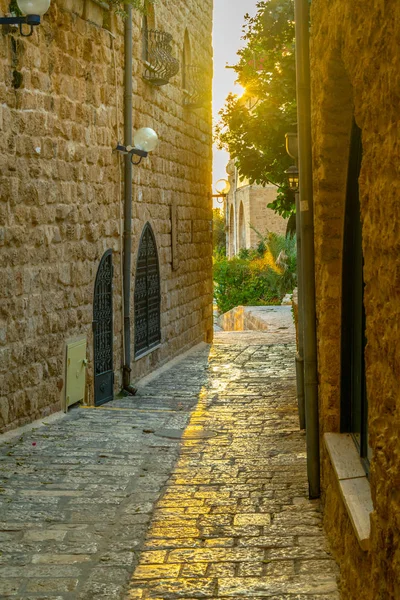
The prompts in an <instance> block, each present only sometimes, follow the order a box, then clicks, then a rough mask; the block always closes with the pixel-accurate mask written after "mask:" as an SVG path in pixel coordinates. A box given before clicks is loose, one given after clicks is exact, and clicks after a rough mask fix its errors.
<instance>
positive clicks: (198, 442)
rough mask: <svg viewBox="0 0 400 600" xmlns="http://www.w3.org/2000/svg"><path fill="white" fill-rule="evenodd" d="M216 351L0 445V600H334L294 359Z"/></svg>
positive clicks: (243, 344) (242, 345)
mask: <svg viewBox="0 0 400 600" xmlns="http://www.w3.org/2000/svg"><path fill="white" fill-rule="evenodd" d="M216 338H217V339H216V343H215V344H214V346H213V347H212V348H211V349H210V347H209V346H206V345H201V346H199V347H197V348H196V349H195V350H194V351H192V352H190V353H188V354H187V355H186V356H185V357H184V359H183V360H182V361H175V362H174V363H172V364H170V365H168V368H164V369H162V370H159V371H158V372H157V373H156V374H155V375H153V376H150V377H149V378H147V379H145V380H142V382H141V385H140V388H139V394H138V396H136V397H135V398H133V399H132V398H123V399H119V400H116V401H114V402H113V403H111V404H109V405H106V406H105V407H104V408H101V409H75V410H72V411H71V412H70V413H69V414H68V415H67V416H66V417H65V418H62V419H60V420H58V421H55V422H52V423H50V424H48V425H46V424H43V425H42V426H41V427H40V428H38V429H36V430H33V431H29V432H25V433H23V434H21V435H18V437H15V438H12V439H7V441H6V442H5V443H3V444H2V445H0V486H1V487H0V503H1V504H0V515H1V516H0V520H1V523H0V544H1V554H0V597H1V598H3V597H4V598H6V597H13V598H24V599H27V598H32V599H33V598H41V599H45V598H52V599H56V600H63V599H65V600H68V599H70V600H72V599H81V600H89V599H95V598H110V599H111V598H112V599H124V598H125V599H126V598H130V599H132V600H133V599H137V598H139V599H148V598H151V599H154V600H155V599H157V600H167V599H171V600H173V599H178V598H180V599H181V600H184V599H189V598H251V599H256V598H269V599H270V600H272V599H274V600H278V599H279V600H317V599H318V600H338V598H339V594H338V591H337V576H338V573H337V568H336V565H335V563H334V562H333V560H332V559H331V558H330V555H329V553H328V549H327V547H326V542H325V537H324V533H323V530H322V526H321V516H320V513H319V504H318V502H317V501H313V502H310V501H309V500H308V499H307V482H306V466H305V440H304V435H303V434H302V433H301V432H299V430H298V417H297V411H296V406H295V380H294V365H293V355H294V345H293V343H279V340H278V339H277V338H276V337H275V342H278V343H275V344H270V345H265V344H264V345H262V344H263V342H264V341H265V335H264V336H263V335H261V334H257V332H251V333H247V334H246V335H242V337H238V336H237V335H235V334H232V336H231V337H230V335H229V334H227V333H225V332H224V333H222V334H217V336H216ZM285 341H287V340H286V339H285ZM183 432H184V433H183ZM182 434H183V435H182Z"/></svg>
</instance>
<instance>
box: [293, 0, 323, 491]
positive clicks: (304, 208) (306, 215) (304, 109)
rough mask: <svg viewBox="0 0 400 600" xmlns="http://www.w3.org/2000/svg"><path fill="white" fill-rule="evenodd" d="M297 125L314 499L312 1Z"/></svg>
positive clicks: (305, 1) (302, 10) (304, 4)
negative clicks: (310, 33) (310, 26)
mask: <svg viewBox="0 0 400 600" xmlns="http://www.w3.org/2000/svg"><path fill="white" fill-rule="evenodd" d="M294 5H295V23H296V79H297V83H296V86H297V126H298V141H299V174H300V186H299V191H300V199H299V201H300V212H301V238H302V258H303V292H304V293H303V303H304V310H303V315H304V339H303V342H304V394H305V412H306V425H307V427H306V441H307V474H308V483H309V495H310V498H318V497H319V495H320V458H319V417H318V371H317V340H316V311H315V265H314V215H313V182H312V147H311V85H310V49H309V0H295V2H294Z"/></svg>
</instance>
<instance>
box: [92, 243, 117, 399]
mask: <svg viewBox="0 0 400 600" xmlns="http://www.w3.org/2000/svg"><path fill="white" fill-rule="evenodd" d="M112 278H113V265H112V250H111V249H110V250H107V251H106V252H105V253H104V254H103V257H102V259H101V261H100V265H99V268H98V270H97V275H96V281H95V284H94V298H93V324H92V326H93V347H94V403H95V405H96V406H100V405H101V404H104V403H105V402H109V401H110V400H112V399H113V397H114V392H113V388H114V367H113V339H114V333H113V297H112Z"/></svg>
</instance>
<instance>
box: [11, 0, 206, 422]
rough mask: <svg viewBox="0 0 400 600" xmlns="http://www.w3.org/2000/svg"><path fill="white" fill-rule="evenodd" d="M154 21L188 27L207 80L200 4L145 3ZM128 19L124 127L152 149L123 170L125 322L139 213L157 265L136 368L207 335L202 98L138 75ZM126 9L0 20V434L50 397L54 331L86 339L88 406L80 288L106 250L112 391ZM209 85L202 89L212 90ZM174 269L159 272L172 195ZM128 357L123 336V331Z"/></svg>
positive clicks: (59, 344)
mask: <svg viewBox="0 0 400 600" xmlns="http://www.w3.org/2000/svg"><path fill="white" fill-rule="evenodd" d="M7 8H8V7H7V3H6V2H4V0H0V11H1V13H2V14H5V13H6V12H7ZM156 26H157V27H158V28H159V29H162V30H164V31H167V32H170V33H171V34H172V35H173V38H174V54H175V56H177V57H180V53H181V49H182V47H183V43H184V36H185V30H186V28H187V30H188V32H189V36H190V41H191V46H192V49H193V53H194V55H195V56H196V57H197V59H198V61H199V62H200V63H201V64H202V65H203V67H204V69H205V71H206V73H207V82H208V86H209V89H210V90H211V75H212V56H211V26H212V2H211V0H206V1H203V0H201V1H200V0H174V1H172V2H168V3H165V2H159V3H157V5H156ZM140 29H141V17H140V15H139V14H135V15H134V27H133V31H134V33H133V35H134V56H133V59H134V67H133V86H134V99H133V102H134V109H133V125H134V129H137V128H139V127H142V126H149V127H153V128H154V129H155V130H156V131H157V133H158V134H159V138H160V145H159V147H158V149H157V150H156V151H155V152H154V153H153V154H152V155H151V156H150V157H149V158H148V159H146V160H144V161H143V162H142V164H141V165H140V167H136V168H134V175H133V254H132V286H131V288H132V289H131V291H132V293H131V308H132V312H131V318H132V340H133V339H134V331H133V323H134V318H133V315H134V313H133V308H134V307H133V293H134V275H135V268H136V255H137V247H138V243H139V239H140V235H141V231H142V229H143V227H144V225H145V223H146V222H147V221H150V223H151V224H152V226H153V230H154V233H155V237H156V241H157V245H158V250H159V257H160V271H161V291H162V302H161V326H162V344H161V347H160V349H158V350H156V351H154V352H153V353H152V354H150V355H149V356H147V357H145V358H143V359H141V360H139V361H137V362H134V361H133V358H132V365H131V366H132V374H133V380H135V379H137V378H138V377H140V376H141V375H143V374H145V373H147V372H149V371H150V370H151V369H152V368H154V367H155V366H156V365H159V364H161V363H163V362H165V361H166V360H168V359H169V358H171V357H173V356H175V355H176V354H178V353H179V352H181V351H183V350H184V349H186V348H188V347H190V346H191V345H193V344H195V343H197V342H199V341H202V340H204V339H206V338H207V339H210V337H211V335H212V333H211V332H212V276H211V269H212V262H211V254H212V239H211V222H212V212H211V211H212V207H211V201H210V199H209V190H210V188H211V114H210V112H211V109H210V103H208V104H207V107H205V108H201V109H197V110H190V109H188V108H185V107H184V106H183V94H182V89H181V83H182V77H181V73H179V74H178V75H176V76H175V77H174V78H173V79H172V80H171V83H170V84H169V85H167V86H164V87H161V88H154V87H152V86H151V85H149V84H148V83H146V82H145V81H143V80H142V72H143V65H142V60H141V56H142V47H141V33H140ZM123 66H124V61H123V21H122V20H121V18H119V17H114V16H110V13H109V11H107V10H104V9H103V8H101V6H99V5H98V4H95V3H94V2H92V0H53V2H52V6H51V8H50V10H49V12H48V14H47V15H46V16H45V17H44V19H43V23H42V24H41V25H40V26H39V27H37V28H36V29H35V31H34V34H33V36H32V37H30V38H22V37H21V36H20V35H19V34H18V32H17V31H16V30H12V31H11V32H7V30H5V29H4V28H0V281H1V284H2V285H1V289H0V431H3V430H6V429H9V428H12V427H15V426H17V425H19V424H22V423H24V422H27V421H31V420H33V419H35V418H39V417H41V416H43V415H45V414H48V413H49V412H52V411H55V410H59V409H60V408H61V407H62V406H63V401H64V393H65V365H64V361H65V342H66V340H69V339H75V338H76V337H79V336H82V335H86V336H87V340H88V345H87V353H88V360H89V364H88V372H87V391H86V396H87V398H86V400H87V402H88V403H92V402H93V346H92V342H93V340H92V326H91V324H92V319H93V313H92V311H93V289H94V281H95V277H96V272H97V268H98V265H99V261H100V259H101V256H102V255H103V253H104V251H105V250H106V249H108V248H112V249H113V252H114V254H113V261H114V279H113V283H114V291H113V300H114V368H115V391H116V392H117V391H118V389H119V388H120V385H121V366H122V361H123V358H122V311H121V305H122V297H121V296H122V292H121V231H122V229H121V219H122V216H123V209H122V191H123V190H122V187H123V186H122V184H121V178H122V177H123V170H122V162H121V158H120V157H119V156H118V155H117V154H115V153H113V152H112V149H113V147H115V145H116V143H117V141H118V140H120V141H123V139H122V131H123ZM210 97H211V92H210ZM173 202H174V203H175V204H176V206H177V242H178V243H177V246H178V252H179V266H178V268H177V269H175V270H172V252H171V248H172V240H171V205H172V203H173ZM132 357H133V343H132Z"/></svg>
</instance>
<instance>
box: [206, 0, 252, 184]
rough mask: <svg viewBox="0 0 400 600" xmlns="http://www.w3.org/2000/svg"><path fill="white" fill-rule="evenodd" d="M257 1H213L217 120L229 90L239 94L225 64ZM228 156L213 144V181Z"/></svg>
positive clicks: (230, 59) (232, 55) (233, 57)
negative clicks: (245, 16)
mask: <svg viewBox="0 0 400 600" xmlns="http://www.w3.org/2000/svg"><path fill="white" fill-rule="evenodd" d="M256 4H257V0H214V39H213V45H214V86H213V117H214V121H216V120H217V119H218V111H219V110H220V109H221V108H222V107H223V105H224V104H225V98H226V97H227V95H228V94H229V92H235V91H236V92H237V93H239V94H240V93H241V91H242V88H241V87H240V86H235V83H234V82H235V77H236V73H235V71H233V69H226V68H225V65H226V64H228V65H234V64H235V63H236V62H237V56H236V52H237V50H238V49H239V48H240V47H241V46H243V41H242V40H241V37H242V26H243V23H244V15H245V14H246V13H249V14H250V15H255V13H256ZM228 160H229V155H228V154H227V153H226V152H224V151H221V150H217V148H216V147H215V146H214V161H213V162H214V166H213V181H214V183H215V182H216V181H217V180H218V179H226V171H225V168H226V165H227V163H228Z"/></svg>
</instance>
